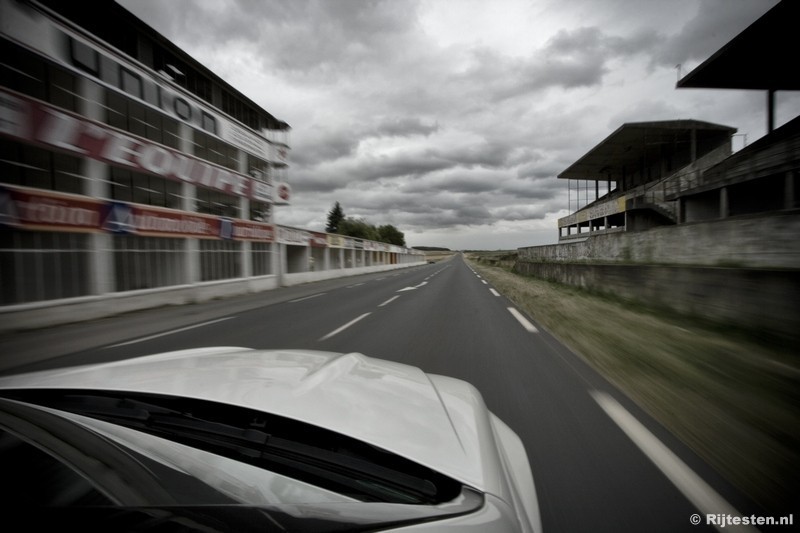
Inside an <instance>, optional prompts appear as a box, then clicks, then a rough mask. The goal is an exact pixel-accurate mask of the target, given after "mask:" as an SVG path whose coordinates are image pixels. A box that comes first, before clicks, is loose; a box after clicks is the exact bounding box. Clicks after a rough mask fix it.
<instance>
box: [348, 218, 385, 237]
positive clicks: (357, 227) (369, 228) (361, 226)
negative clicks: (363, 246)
mask: <svg viewBox="0 0 800 533" xmlns="http://www.w3.org/2000/svg"><path fill="white" fill-rule="evenodd" d="M338 233H339V235H346V236H347V237H355V238H356V239H367V240H369V241H377V240H378V230H377V229H376V228H375V226H373V225H372V224H368V223H367V222H366V221H365V220H364V219H363V218H351V217H346V218H344V219H342V220H341V222H339V231H338Z"/></svg>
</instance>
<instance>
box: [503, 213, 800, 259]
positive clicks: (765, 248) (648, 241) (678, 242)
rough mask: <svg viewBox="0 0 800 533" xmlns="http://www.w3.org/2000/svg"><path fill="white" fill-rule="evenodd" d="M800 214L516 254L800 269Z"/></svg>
mask: <svg viewBox="0 0 800 533" xmlns="http://www.w3.org/2000/svg"><path fill="white" fill-rule="evenodd" d="M798 235H800V211H797V210H793V211H786V212H783V213H780V214H774V215H770V216H768V217H765V216H757V215H753V216H741V217H736V218H728V219H724V220H718V221H713V222H695V223H686V224H680V225H678V226H663V227H659V228H653V229H650V230H647V231H641V232H620V233H613V234H605V235H595V236H591V237H586V238H585V239H580V240H575V241H571V242H568V243H562V244H553V245H547V246H532V247H528V248H520V249H519V250H518V253H519V259H520V261H528V262H548V263H550V262H554V263H560V262H569V263H580V262H603V263H626V264H630V263H634V264H649V265H652V264H665V265H702V266H740V267H750V268H799V267H800V242H798V239H797V236H798Z"/></svg>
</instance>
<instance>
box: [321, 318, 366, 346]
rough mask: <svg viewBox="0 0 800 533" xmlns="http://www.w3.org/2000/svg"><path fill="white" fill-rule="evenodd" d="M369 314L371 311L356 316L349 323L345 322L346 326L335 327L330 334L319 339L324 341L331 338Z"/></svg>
mask: <svg viewBox="0 0 800 533" xmlns="http://www.w3.org/2000/svg"><path fill="white" fill-rule="evenodd" d="M369 315H370V313H364V314H363V315H361V316H360V317H358V318H354V319H353V320H351V321H350V322H348V323H347V324H345V325H344V326H342V327H340V328H338V329H335V330H333V331H331V332H330V333H328V334H327V335H325V336H324V337H320V339H319V340H320V341H324V340H327V339H330V338H331V337H333V336H334V335H337V334H339V333H341V332H342V331H344V330H346V329H347V328H349V327H350V326H352V325H353V324H355V323H356V322H358V321H359V320H361V319H363V318H366V317H368V316H369Z"/></svg>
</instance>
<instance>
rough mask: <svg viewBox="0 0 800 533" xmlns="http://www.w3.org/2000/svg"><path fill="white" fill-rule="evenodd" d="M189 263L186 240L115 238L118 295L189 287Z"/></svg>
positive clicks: (121, 236) (118, 236) (134, 236)
mask: <svg viewBox="0 0 800 533" xmlns="http://www.w3.org/2000/svg"><path fill="white" fill-rule="evenodd" d="M185 261H186V253H185V249H184V240H183V239H172V238H163V237H141V236H138V235H115V236H114V278H115V282H116V290H117V291H134V290H140V289H151V288H154V287H169V286H172V285H179V284H181V283H185V278H184V270H183V265H184V263H185Z"/></svg>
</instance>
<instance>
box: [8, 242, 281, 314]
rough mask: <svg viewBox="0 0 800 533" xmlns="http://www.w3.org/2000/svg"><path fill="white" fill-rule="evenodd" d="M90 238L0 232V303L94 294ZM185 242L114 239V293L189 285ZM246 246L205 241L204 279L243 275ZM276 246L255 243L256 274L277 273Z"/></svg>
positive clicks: (202, 246)
mask: <svg viewBox="0 0 800 533" xmlns="http://www.w3.org/2000/svg"><path fill="white" fill-rule="evenodd" d="M90 239H91V236H90V235H86V234H78V233H59V232H38V231H36V232H35V231H13V230H8V229H4V230H0V279H3V283H0V305H13V304H21V303H27V302H36V301H44V300H55V299H61V298H73V297H78V296H87V295H89V294H90V291H91V287H90V284H89V276H90V274H89V272H90V271H91V270H90V268H89V264H90V260H91V256H92V254H94V253H96V252H95V251H93V250H92V249H91V240H90ZM185 242H186V241H185V240H184V239H171V238H155V237H140V236H136V235H114V236H113V237H112V243H113V250H112V255H111V257H112V261H113V272H114V291H113V292H124V291H132V290H139V289H150V288H157V287H169V286H174V285H181V284H185V283H187V282H188V281H189V280H187V279H186V268H185V264H186V261H187V260H188V255H187V253H186V247H185ZM241 251H242V244H241V243H240V242H236V241H219V240H202V239H201V240H200V253H199V258H198V260H199V263H200V277H201V280H202V281H212V280H223V279H234V278H238V277H241V276H242V272H243V268H242V260H243V257H242V254H241ZM272 254H273V246H272V245H271V244H269V243H255V242H254V243H251V252H250V259H249V260H250V262H251V268H252V274H253V275H254V276H264V275H269V274H271V273H272Z"/></svg>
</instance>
